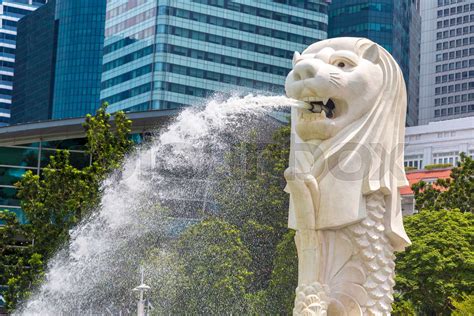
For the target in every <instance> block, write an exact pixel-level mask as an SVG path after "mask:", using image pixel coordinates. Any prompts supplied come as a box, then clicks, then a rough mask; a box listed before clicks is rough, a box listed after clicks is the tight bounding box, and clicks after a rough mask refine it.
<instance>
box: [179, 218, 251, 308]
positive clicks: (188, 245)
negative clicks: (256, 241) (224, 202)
mask: <svg viewBox="0 0 474 316" xmlns="http://www.w3.org/2000/svg"><path fill="white" fill-rule="evenodd" d="M175 251H176V252H177V255H178V258H179V266H180V269H181V272H182V273H181V274H182V275H184V277H185V280H186V281H185V283H184V284H182V288H181V291H180V294H179V296H178V298H177V304H175V310H174V311H173V314H176V315H184V314H189V315H228V314H235V315H242V314H245V313H248V311H249V305H248V301H247V298H246V293H247V288H248V286H249V285H250V282H251V278H252V273H251V272H250V271H249V266H250V262H251V257H250V253H249V251H248V249H247V248H246V247H245V246H244V244H243V243H242V239H241V233H240V231H239V230H238V228H237V227H236V226H234V225H231V224H229V223H226V222H224V221H222V220H219V219H207V220H204V221H202V222H201V223H199V224H196V225H193V226H191V227H190V228H189V229H187V230H186V231H185V232H184V233H183V234H182V235H181V236H180V238H179V240H178V242H177V245H176V248H175Z"/></svg>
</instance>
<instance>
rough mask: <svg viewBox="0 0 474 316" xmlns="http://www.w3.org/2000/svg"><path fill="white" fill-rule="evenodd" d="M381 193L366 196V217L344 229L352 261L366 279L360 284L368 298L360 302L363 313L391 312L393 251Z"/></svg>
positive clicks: (387, 313)
mask: <svg viewBox="0 0 474 316" xmlns="http://www.w3.org/2000/svg"><path fill="white" fill-rule="evenodd" d="M384 213H385V201H384V196H383V195H382V194H381V193H374V194H370V195H368V196H367V217H366V218H365V219H364V220H362V221H361V222H359V223H357V224H353V225H351V226H349V227H347V228H345V229H344V230H343V232H344V233H345V235H346V236H347V237H349V238H350V240H351V242H352V245H353V249H354V250H353V257H352V258H351V261H357V262H359V263H361V268H362V269H363V271H364V273H365V275H366V277H367V279H366V281H365V283H364V284H363V287H364V288H365V290H366V291H367V294H368V296H369V300H368V301H367V303H366V304H365V305H363V306H361V309H362V313H363V315H390V311H391V306H392V303H393V285H394V284H395V281H394V276H395V272H394V267H395V261H394V260H395V255H394V254H393V247H392V245H391V244H390V241H389V240H388V237H387V236H386V235H385V226H384V223H383V220H384Z"/></svg>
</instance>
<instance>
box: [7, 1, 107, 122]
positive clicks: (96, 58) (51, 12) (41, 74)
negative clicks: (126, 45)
mask: <svg viewBox="0 0 474 316" xmlns="http://www.w3.org/2000/svg"><path fill="white" fill-rule="evenodd" d="M105 8H106V1H105V0H100V1H97V0H77V1H69V0H56V1H49V2H48V4H46V5H44V6H43V7H42V8H40V9H39V10H37V12H34V14H31V15H29V16H26V17H25V18H23V19H22V20H21V21H20V22H19V29H18V43H17V62H16V64H15V71H16V72H17V73H18V78H16V79H15V81H14V85H13V105H12V118H11V122H12V123H14V124H18V123H27V122H35V121H43V120H48V119H62V118H71V117H80V116H85V115H86V114H89V113H94V112H95V111H96V109H97V108H98V107H99V106H100V80H101V73H102V49H103V41H104V26H105Z"/></svg>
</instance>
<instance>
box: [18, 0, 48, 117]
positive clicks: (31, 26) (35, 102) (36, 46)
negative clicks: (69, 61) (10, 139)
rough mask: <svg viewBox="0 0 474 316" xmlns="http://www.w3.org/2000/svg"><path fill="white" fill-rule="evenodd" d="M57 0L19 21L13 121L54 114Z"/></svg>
mask: <svg viewBox="0 0 474 316" xmlns="http://www.w3.org/2000/svg"><path fill="white" fill-rule="evenodd" d="M54 15H55V1H54V0H50V1H49V2H48V3H47V4H45V5H43V6H42V7H41V8H39V9H38V10H36V11H35V12H32V13H31V14H29V15H27V16H25V17H24V18H22V19H21V20H20V21H19V22H18V27H17V33H18V34H17V41H16V62H15V77H14V79H13V95H12V107H11V118H10V124H18V123H22V122H35V121H43V120H47V119H50V118H51V109H52V107H51V105H52V97H53V87H54V69H55V55H56V53H55V52H56V32H55V19H54Z"/></svg>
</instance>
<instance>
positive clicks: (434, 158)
mask: <svg viewBox="0 0 474 316" xmlns="http://www.w3.org/2000/svg"><path fill="white" fill-rule="evenodd" d="M460 152H464V153H466V154H468V155H469V156H471V157H473V158H474V117H466V118H460V119H454V120H447V121H441V122H431V123H429V124H427V125H419V126H412V127H407V129H406V134H405V166H406V167H415V168H417V169H422V168H424V167H425V166H426V165H430V164H444V163H450V164H452V165H454V164H455V163H456V162H457V161H458V160H459V153H460Z"/></svg>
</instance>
